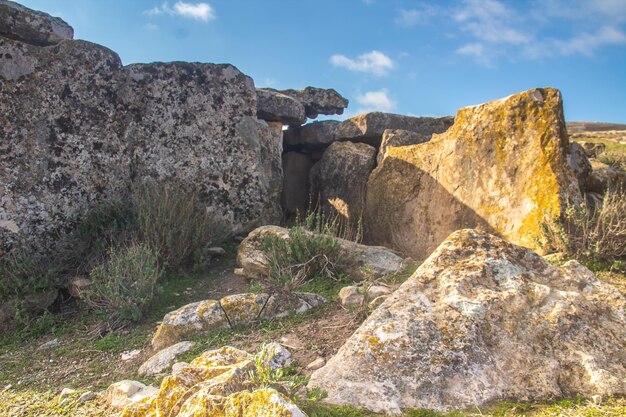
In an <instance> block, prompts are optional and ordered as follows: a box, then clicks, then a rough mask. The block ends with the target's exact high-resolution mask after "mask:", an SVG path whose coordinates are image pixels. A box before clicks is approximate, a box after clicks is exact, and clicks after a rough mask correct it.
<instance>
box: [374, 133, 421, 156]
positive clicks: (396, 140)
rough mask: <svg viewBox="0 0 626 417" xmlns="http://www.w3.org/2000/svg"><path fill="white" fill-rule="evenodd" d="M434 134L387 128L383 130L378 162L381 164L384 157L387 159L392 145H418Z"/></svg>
mask: <svg viewBox="0 0 626 417" xmlns="http://www.w3.org/2000/svg"><path fill="white" fill-rule="evenodd" d="M432 136H433V135H432V134H425V133H419V132H411V131H410V130H402V129H386V130H385V131H384V132H383V137H382V139H381V142H380V148H379V149H378V155H377V156H376V162H377V163H378V164H381V163H382V162H383V159H385V155H386V154H387V149H388V148H390V147H392V146H407V145H417V144H418V143H424V142H428V141H429V140H430V138H431V137H432Z"/></svg>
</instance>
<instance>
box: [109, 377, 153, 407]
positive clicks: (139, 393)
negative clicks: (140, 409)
mask: <svg viewBox="0 0 626 417" xmlns="http://www.w3.org/2000/svg"><path fill="white" fill-rule="evenodd" d="M158 391H159V390H158V389H157V388H155V387H153V386H152V385H148V386H146V385H144V384H142V383H141V382H137V381H131V380H124V381H120V382H116V383H114V384H111V385H109V387H108V388H107V389H106V391H105V392H104V400H105V401H106V402H107V403H108V404H109V405H110V406H111V407H112V408H116V409H122V408H124V407H127V406H129V405H131V404H138V403H142V402H144V401H150V400H151V399H152V398H154V397H155V396H156V394H157V392H158Z"/></svg>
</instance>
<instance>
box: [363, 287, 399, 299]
mask: <svg viewBox="0 0 626 417" xmlns="http://www.w3.org/2000/svg"><path fill="white" fill-rule="evenodd" d="M392 292H393V290H392V289H391V288H390V287H388V286H386V285H372V286H370V287H369V288H368V289H367V296H368V297H369V298H370V299H374V298H377V297H380V296H381V295H389V294H391V293H392Z"/></svg>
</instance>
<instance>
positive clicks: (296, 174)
mask: <svg viewBox="0 0 626 417" xmlns="http://www.w3.org/2000/svg"><path fill="white" fill-rule="evenodd" d="M282 161H283V175H284V179H283V190H282V194H281V197H280V202H281V205H282V208H283V210H284V211H285V213H286V214H289V215H293V214H298V213H300V214H301V215H303V214H304V213H306V212H307V209H308V208H309V173H310V172H311V168H312V167H313V160H312V159H311V156H310V155H308V154H304V153H301V152H286V153H285V154H284V155H283V156H282Z"/></svg>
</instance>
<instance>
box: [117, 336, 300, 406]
mask: <svg viewBox="0 0 626 417" xmlns="http://www.w3.org/2000/svg"><path fill="white" fill-rule="evenodd" d="M255 372H256V365H255V361H254V357H253V356H252V355H250V354H249V353H247V352H244V351H242V350H238V349H235V348H233V347H229V346H226V347H223V348H221V349H216V350H211V351H208V352H205V353H203V354H202V355H201V356H200V357H198V358H196V359H194V360H193V361H192V362H191V363H189V365H187V366H186V367H185V368H183V369H180V370H178V371H177V372H176V373H172V375H170V376H167V377H166V378H165V379H164V380H163V382H162V383H161V387H160V389H159V390H158V393H157V394H156V395H153V396H151V397H149V398H145V399H144V400H142V401H139V402H133V403H131V404H129V405H128V406H127V407H126V408H124V410H123V412H122V414H121V416H122V417H156V416H168V417H216V416H222V417H258V416H264V417H305V415H304V414H303V413H302V412H301V411H300V410H299V409H298V408H297V407H296V406H295V405H294V404H292V403H291V402H289V401H288V400H287V399H285V398H284V397H282V396H281V395H280V394H279V393H278V392H276V391H275V390H273V389H268V388H261V389H257V390H254V391H252V392H250V391H249V389H253V388H255V386H254V385H253V383H252V381H251V376H252V375H254V373H255Z"/></svg>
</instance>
